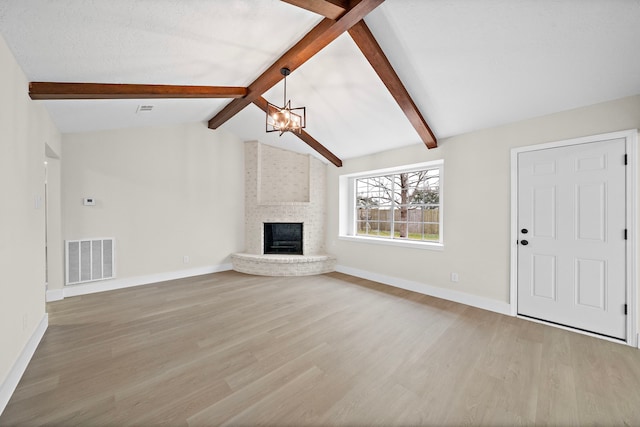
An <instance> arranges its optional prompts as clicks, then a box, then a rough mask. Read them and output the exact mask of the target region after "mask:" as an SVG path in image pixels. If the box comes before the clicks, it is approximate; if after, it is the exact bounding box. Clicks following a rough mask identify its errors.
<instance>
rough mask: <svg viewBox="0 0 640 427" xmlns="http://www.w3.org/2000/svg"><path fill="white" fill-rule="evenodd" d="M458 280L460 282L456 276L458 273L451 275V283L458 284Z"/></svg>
mask: <svg viewBox="0 0 640 427" xmlns="http://www.w3.org/2000/svg"><path fill="white" fill-rule="evenodd" d="M459 280H460V277H459V276H458V273H451V281H452V282H458V281H459Z"/></svg>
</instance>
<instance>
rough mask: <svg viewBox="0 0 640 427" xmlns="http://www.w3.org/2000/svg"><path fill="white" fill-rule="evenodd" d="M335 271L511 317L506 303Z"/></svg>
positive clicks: (367, 273) (345, 270) (369, 274)
mask: <svg viewBox="0 0 640 427" xmlns="http://www.w3.org/2000/svg"><path fill="white" fill-rule="evenodd" d="M336 271H337V272H339V273H344V274H348V275H350V276H356V277H360V278H362V279H367V280H372V281H374V282H379V283H384V284H385V285H389V286H394V287H396V288H402V289H406V290H408V291H413V292H418V293H420V294H424V295H429V296H432V297H436V298H442V299H446V300H449V301H454V302H459V303H461V304H465V305H470V306H472V307H477V308H481V309H483V310H489V311H493V312H496V313H500V314H506V315H507V316H511V305H510V304H509V303H507V302H502V301H496V300H493V299H489V298H484V297H479V296H476V295H472V294H467V293H465V292H460V291H455V290H452V289H445V288H440V287H438V286H431V285H427V284H424V283H419V282H414V281H411V280H405V279H398V278H396V277H391V276H385V275H382V274H378V273H372V272H370V271H365V270H360V269H357V268H351V267H345V266H343V265H338V266H336Z"/></svg>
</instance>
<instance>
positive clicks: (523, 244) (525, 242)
mask: <svg viewBox="0 0 640 427" xmlns="http://www.w3.org/2000/svg"><path fill="white" fill-rule="evenodd" d="M520 243H521V244H522V246H527V245H528V244H529V242H528V241H526V240H520Z"/></svg>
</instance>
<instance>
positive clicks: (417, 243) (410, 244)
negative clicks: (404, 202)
mask: <svg viewBox="0 0 640 427" xmlns="http://www.w3.org/2000/svg"><path fill="white" fill-rule="evenodd" d="M338 240H346V241H350V242H358V243H373V244H376V245H387V246H401V247H405V248H413V249H426V250H429V251H442V250H444V245H443V244H442V243H438V242H427V241H421V240H402V239H385V238H384V237H370V236H338Z"/></svg>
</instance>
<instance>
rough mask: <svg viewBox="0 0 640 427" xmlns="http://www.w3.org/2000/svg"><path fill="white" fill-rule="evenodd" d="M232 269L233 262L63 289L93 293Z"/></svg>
mask: <svg viewBox="0 0 640 427" xmlns="http://www.w3.org/2000/svg"><path fill="white" fill-rule="evenodd" d="M228 270H231V264H230V263H229V264H220V265H212V266H205V267H197V268H191V269H188V270H179V271H169V272H166V273H158V274H149V275H146V276H137V277H127V278H124V279H113V280H103V281H100V282H93V283H87V284H84V285H69V286H65V287H64V289H63V290H62V292H63V295H64V297H65V298H66V297H75V296H78V295H86V294H93V293H96V292H105V291H113V290H116V289H123V288H131V287H134V286H141V285H148V284H151V283H157V282H166V281H167V280H175V279H184V278H185V277H193V276H202V275H203V274H210V273H219V272H221V271H228Z"/></svg>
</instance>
